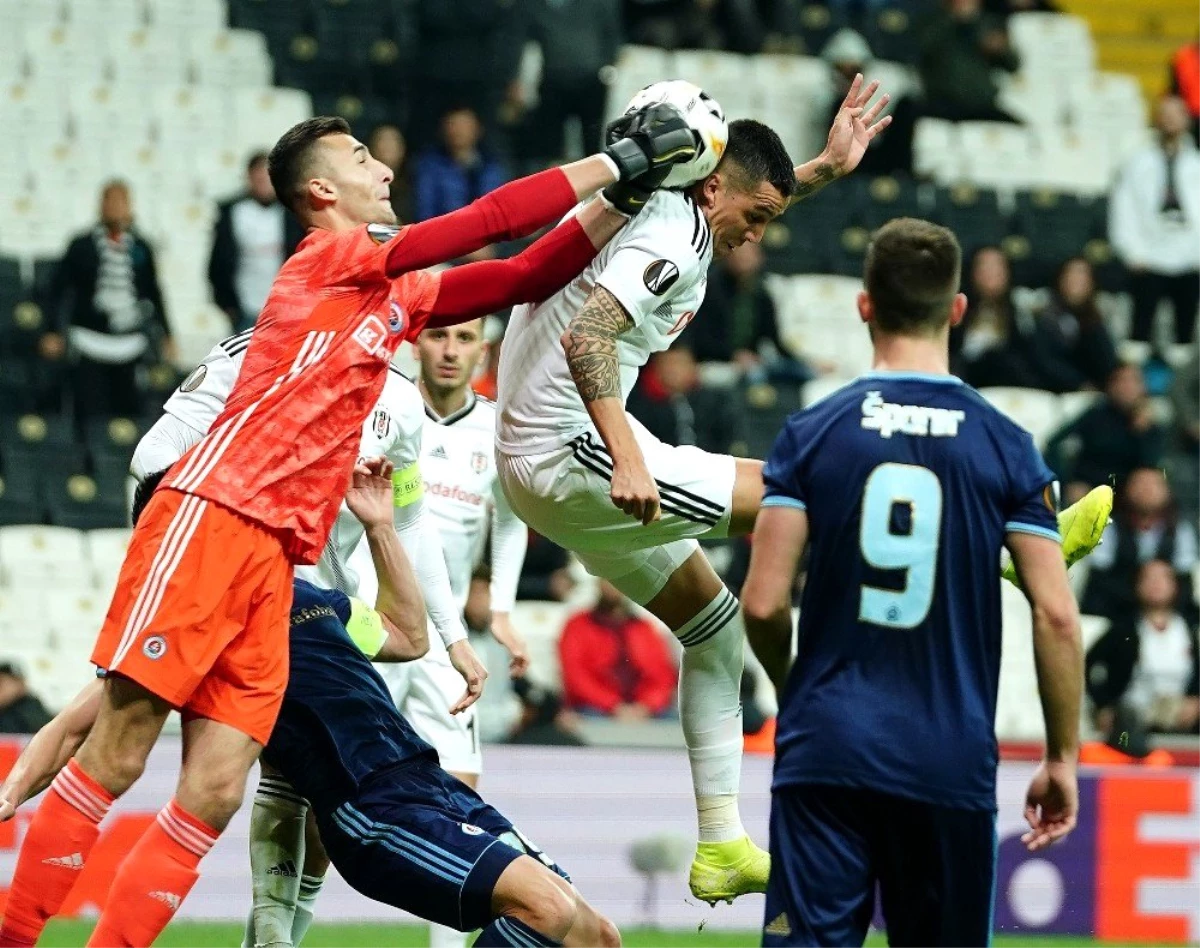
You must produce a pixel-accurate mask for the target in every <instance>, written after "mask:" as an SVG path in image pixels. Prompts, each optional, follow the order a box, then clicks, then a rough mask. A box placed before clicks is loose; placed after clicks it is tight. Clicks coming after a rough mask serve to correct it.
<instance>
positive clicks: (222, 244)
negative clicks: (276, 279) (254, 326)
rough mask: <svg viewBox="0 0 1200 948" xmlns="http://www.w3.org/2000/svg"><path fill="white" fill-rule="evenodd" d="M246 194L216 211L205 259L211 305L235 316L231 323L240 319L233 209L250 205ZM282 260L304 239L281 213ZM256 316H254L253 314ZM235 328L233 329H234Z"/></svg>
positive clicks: (295, 223) (300, 230) (297, 224)
mask: <svg viewBox="0 0 1200 948" xmlns="http://www.w3.org/2000/svg"><path fill="white" fill-rule="evenodd" d="M253 200H254V198H252V197H250V196H249V195H248V194H241V195H238V196H237V197H235V198H233V199H232V200H229V201H223V202H222V203H221V204H220V205H219V206H218V207H217V222H216V224H215V225H214V226H213V246H212V255H211V256H210V257H209V258H208V282H209V283H210V284H212V291H213V302H214V303H216V304H217V305H218V306H219V307H220V308H221V309H223V310H224V311H225V312H226V313H236V314H238V316H237V317H234V322H235V323H236V321H237V319H238V318H240V317H242V316H244V315H245V314H243V313H242V304H241V301H240V300H239V299H238V295H237V281H236V277H237V265H238V245H237V239H236V238H235V237H234V235H233V208H234V206H235V205H237V204H240V203H241V202H242V201H253ZM283 221H284V223H283V258H284V259H285V260H286V259H287V258H288V257H290V256H291V255H292V254H293V253H295V252H296V247H297V245H298V244H299V243H300V241H302V240H303V239H304V228H303V227H301V226H300V222H299V221H298V220H296V216H295V215H294V214H291V213H289V212H288V211H287V210H284V212H283ZM255 315H257V314H255ZM235 328H236V326H235Z"/></svg>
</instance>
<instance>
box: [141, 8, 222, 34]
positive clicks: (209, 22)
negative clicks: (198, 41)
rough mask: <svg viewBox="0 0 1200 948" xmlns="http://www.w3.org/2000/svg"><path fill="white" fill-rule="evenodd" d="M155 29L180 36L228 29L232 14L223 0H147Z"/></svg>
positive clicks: (150, 18) (151, 21) (148, 13)
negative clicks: (230, 14)
mask: <svg viewBox="0 0 1200 948" xmlns="http://www.w3.org/2000/svg"><path fill="white" fill-rule="evenodd" d="M145 2H146V8H147V19H148V20H149V23H150V25H151V26H152V27H154V29H156V30H158V31H160V32H164V33H170V34H173V35H175V36H177V37H179V38H181V39H184V38H187V37H192V36H204V35H211V34H213V33H217V32H219V31H221V30H223V29H225V27H226V25H227V23H228V22H229V13H228V11H227V10H226V8H225V2H224V0H145Z"/></svg>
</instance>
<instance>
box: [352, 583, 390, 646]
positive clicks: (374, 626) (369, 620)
mask: <svg viewBox="0 0 1200 948" xmlns="http://www.w3.org/2000/svg"><path fill="white" fill-rule="evenodd" d="M346 631H347V632H349V633H350V639H351V641H353V642H354V644H355V645H357V646H358V647H359V648H360V649H361V650H362V653H363V654H364V655H366V656H367V658H374V657H375V656H376V655H378V654H379V650H380V649H381V648H383V643H384V642H386V641H387V630H386V629H384V627H383V617H382V616H381V615H380V614H379V613H378V612H376V611H375V610H374V609H372V608H371V607H370V606H368V605H367V604H366V603H365V602H363V601H362V600H361V599H354V598H351V600H350V621H349V622H347V623H346Z"/></svg>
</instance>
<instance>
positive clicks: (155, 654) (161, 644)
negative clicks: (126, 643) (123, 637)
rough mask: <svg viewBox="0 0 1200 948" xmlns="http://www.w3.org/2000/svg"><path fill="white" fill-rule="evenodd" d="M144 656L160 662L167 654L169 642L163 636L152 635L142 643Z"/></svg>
mask: <svg viewBox="0 0 1200 948" xmlns="http://www.w3.org/2000/svg"><path fill="white" fill-rule="evenodd" d="M142 654H143V655H145V656H146V657H147V658H149V659H152V660H153V661H158V660H159V659H160V658H162V657H163V656H164V655H166V654H167V640H166V639H164V638H163V637H162V636H161V635H152V636H150V638H148V639H146V641H145V642H143V643H142Z"/></svg>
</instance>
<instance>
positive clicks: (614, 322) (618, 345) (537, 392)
mask: <svg viewBox="0 0 1200 948" xmlns="http://www.w3.org/2000/svg"><path fill="white" fill-rule="evenodd" d="M877 89H878V84H877V83H872V84H871V85H869V86H867V87H866V88H865V89H864V88H863V83H862V77H861V76H860V77H858V78H857V79H856V80H855V82H854V84H853V85H852V87H851V89H850V91H849V93H848V94H847V97H846V100H845V101H844V102H843V104H842V107H841V109H840V111H839V112H838V115H837V117H836V118H835V120H834V125H833V128H832V130H831V131H830V134H829V140H828V143H827V146H826V149H825V151H824V152H823V153H822V154H821V155H820V156H819V157H818V158H817V159H815V160H813V161H810V162H808V163H807V164H805V165H801V166H800V167H798V168H793V167H792V163H791V161H790V160H789V159H788V155H787V152H786V150H785V149H784V147H783V144H782V143H781V142H780V140H779V137H778V136H777V135H776V134H775V133H774V132H773V131H771V130H770V129H769V128H767V127H766V126H765V125H762V124H761V123H759V122H755V121H750V120H741V121H735V122H732V123H730V125H729V144H728V147H727V149H726V151H725V155H724V157H723V158H722V160H721V163H720V164H719V165H718V166H717V169H716V171H714V172H713V173H712V174H711V175H709V176H708V177H707V178H704V179H703V180H701V181H699V182H697V183H696V184H694V185H692V186H691V187H689V188H687V189H686V190H682V191H667V190H660V191H658V192H657V193H655V194H654V196H653V197H651V198H650V200H649V202H648V203H647V204H646V206H645V208H644V209H643V211H642V213H641V214H640V215H639V216H638V217H637V218H636V219H635V220H634V221H633V222H632V223H631V224H630V225H629V226H628V227H626V228H625V229H624V231H622V233H621V234H619V235H618V236H617V237H616V238H614V239H613V240H612V241H611V242H610V243H609V244H608V245H607V246H606V247H605V248H604V250H603V251H601V253H600V254H599V255H598V256H597V257H596V259H595V260H593V261H592V263H591V264H590V265H589V266H588V267H587V268H586V269H585V270H584V272H583V273H582V274H581V275H580V276H579V277H578V278H577V279H575V280H574V281H573V282H572V283H570V284H568V285H567V286H566V287H565V288H564V289H563V290H561V291H559V292H558V293H556V294H555V295H554V296H552V297H551V298H550V299H548V300H546V301H545V302H543V303H541V304H539V305H536V306H533V305H526V306H522V307H519V308H517V309H516V310H514V312H513V316H512V319H511V320H510V322H509V325H508V330H507V333H506V335H505V338H504V347H503V355H502V358H501V360H500V374H499V422H498V425H497V439H496V447H497V458H496V460H497V466H498V468H499V471H500V480H501V483H502V485H503V487H504V491H505V493H506V495H507V496H508V498H509V501H510V503H511V504H512V507H513V509H514V510H515V511H516V512H517V514H518V515H519V516H520V517H521V518H522V519H523V520H524V521H525V522H526V523H528V524H529V525H530V526H531V527H533V528H534V529H535V530H537V531H538V532H539V533H542V534H543V535H545V536H546V537H548V538H549V539H551V540H553V541H554V542H556V543H558V544H559V545H560V546H563V547H565V548H566V549H568V550H571V551H572V552H574V553H575V554H576V555H577V556H578V557H579V559H580V560H581V561H582V563H583V564H584V566H585V567H587V569H588V570H589V571H590V572H591V573H593V574H595V575H597V576H600V577H603V578H605V579H608V580H611V581H612V582H613V584H614V585H616V586H617V588H618V589H620V590H621V591H622V592H623V593H624V594H625V595H627V596H628V597H629V598H631V599H633V600H634V601H635V602H637V603H640V604H642V605H643V606H645V607H646V608H647V609H649V611H650V612H652V613H654V615H656V616H657V617H658V618H659V619H660V620H662V621H663V622H664V623H665V624H666V625H667V626H668V627H669V628H670V629H671V630H672V631H673V632H674V633H675V635H676V637H677V638H678V639H679V641H680V642H681V643H682V644H683V646H684V655H683V660H682V668H681V673H680V719H681V724H682V726H683V733H684V738H685V741H686V743H687V747H688V756H689V760H690V763H691V769H692V782H693V789H694V791H695V794H696V804H697V812H698V822H699V845H698V847H697V852H696V857H695V860H694V861H693V863H692V869H691V874H690V879H689V882H690V886H691V889H692V892H693V894H694V895H695V896H696V897H697V898H700V899H703V900H705V901H708V902H715V901H717V900H719V899H725V900H732V899H733V898H736V897H737V896H739V895H742V894H744V893H746V892H762V891H765V890H766V882H767V875H768V869H769V861H768V858H767V854H766V853H765V852H763V851H762V850H761V849H759V848H758V847H757V846H755V845H754V843H752V842H751V841H750V838H749V837H748V836H747V835H746V832H745V830H744V828H743V827H742V823H741V818H740V816H739V813H738V805H737V795H738V787H739V783H740V770H741V749H742V728H741V702H740V699H739V691H740V681H741V675H742V667H743V639H744V629H743V624H742V620H741V616H740V612H739V609H738V603H737V599H736V598H735V597H734V595H733V594H732V593H731V592H730V591H729V590H728V589H726V588H725V586H724V585H723V584H722V582H721V580H720V578H719V577H718V576H717V574H716V572H715V571H714V570H713V568H712V566H711V565H710V564H709V562H708V560H707V559H706V558H705V557H704V555H703V554H702V553H701V551H700V548H699V545H698V544H697V542H696V540H697V538H700V537H714V538H716V537H725V536H729V535H731V534H744V533H748V532H750V530H751V529H752V528H753V525H754V519H755V517H756V515H757V513H758V507H759V503H760V501H761V499H762V491H763V487H762V464H761V462H759V461H754V460H746V459H741V458H733V457H728V456H719V455H714V454H709V453H707V452H705V451H701V450H700V449H698V448H695V447H675V446H672V445H667V444H663V443H662V442H660V441H658V440H657V439H656V438H654V437H653V436H652V435H651V434H650V433H649V432H648V431H646V429H645V428H644V427H643V426H642V425H640V424H639V423H638V422H637V421H636V420H635V419H634V418H632V417H631V416H630V415H628V414H627V413H626V411H625V399H626V397H627V396H628V394H629V391H630V389H631V388H632V387H633V384H634V381H635V380H636V378H637V375H638V371H639V369H640V368H641V367H642V366H643V365H644V364H645V363H646V361H647V359H648V358H649V357H650V355H651V353H654V352H659V351H662V350H664V349H666V348H667V347H669V346H670V345H671V343H672V341H673V340H674V339H675V338H676V337H677V336H678V334H679V333H680V332H681V331H682V330H683V329H684V328H685V327H686V326H687V325H688V323H689V322H690V321H691V320H692V318H693V317H694V316H695V313H696V311H697V310H698V309H699V308H700V303H701V302H702V300H703V299H704V290H705V286H706V282H707V272H708V266H709V264H710V263H711V261H712V258H713V256H714V255H716V256H722V255H724V254H726V253H728V252H729V251H731V250H733V249H734V248H735V247H737V246H740V245H741V244H742V243H744V242H745V241H747V240H753V241H758V240H760V239H761V238H762V234H763V231H764V229H765V228H766V226H767V224H768V223H769V222H770V221H771V220H772V219H774V218H775V217H777V216H778V215H779V214H781V213H783V211H784V210H785V209H786V208H787V207H788V206H789V205H790V204H791V203H792V202H794V201H796V200H798V199H799V198H802V197H804V196H806V195H808V194H811V193H813V192H814V191H816V190H817V189H818V188H820V187H822V186H823V185H825V184H826V183H828V182H829V181H832V180H834V179H835V178H837V177H839V176H841V175H843V174H846V173H848V172H849V171H851V170H853V169H854V168H855V167H856V166H857V165H858V163H859V161H860V160H861V159H862V155H863V153H864V152H865V150H866V147H867V145H868V144H869V143H870V140H871V138H872V137H873V136H874V135H875V134H876V133H877V132H878V131H879V130H880V129H882V128H883V127H885V126H886V125H887V123H888V119H886V118H884V119H879V118H878V116H879V114H880V111H881V110H882V108H883V107H884V105H885V104H886V102H887V97H886V96H884V97H882V98H880V100H879V101H878V102H876V103H875V104H874V105H871V104H870V102H871V99H872V98H873V97H874V94H875V92H876V91H877Z"/></svg>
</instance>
